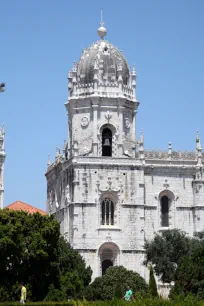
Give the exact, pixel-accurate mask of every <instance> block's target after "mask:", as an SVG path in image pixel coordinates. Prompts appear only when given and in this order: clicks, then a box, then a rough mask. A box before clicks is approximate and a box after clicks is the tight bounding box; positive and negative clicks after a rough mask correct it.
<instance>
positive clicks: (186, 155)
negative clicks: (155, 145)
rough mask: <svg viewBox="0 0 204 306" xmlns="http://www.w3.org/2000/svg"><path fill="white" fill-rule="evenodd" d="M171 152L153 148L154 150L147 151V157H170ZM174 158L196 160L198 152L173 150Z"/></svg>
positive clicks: (172, 156)
mask: <svg viewBox="0 0 204 306" xmlns="http://www.w3.org/2000/svg"><path fill="white" fill-rule="evenodd" d="M168 157H169V154H168V151H160V150H153V151H145V158H146V159H163V160H164V159H168ZM171 159H172V160H196V152H194V151H190V152H187V151H184V152H182V151H177V152H176V151H172V153H171Z"/></svg>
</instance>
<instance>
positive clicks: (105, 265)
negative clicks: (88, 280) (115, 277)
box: [102, 259, 113, 275]
mask: <svg viewBox="0 0 204 306" xmlns="http://www.w3.org/2000/svg"><path fill="white" fill-rule="evenodd" d="M112 266H113V263H112V261H111V260H110V259H105V260H103V261H102V275H104V274H105V272H106V270H107V269H108V268H109V267H112Z"/></svg>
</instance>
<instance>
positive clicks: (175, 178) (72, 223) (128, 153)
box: [46, 23, 204, 292]
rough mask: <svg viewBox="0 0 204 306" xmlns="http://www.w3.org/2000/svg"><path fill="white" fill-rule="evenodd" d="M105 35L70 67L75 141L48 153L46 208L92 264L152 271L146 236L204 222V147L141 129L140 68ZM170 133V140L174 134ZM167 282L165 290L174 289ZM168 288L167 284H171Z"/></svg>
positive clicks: (190, 229) (99, 270)
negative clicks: (162, 145)
mask: <svg viewBox="0 0 204 306" xmlns="http://www.w3.org/2000/svg"><path fill="white" fill-rule="evenodd" d="M98 35H99V37H100V39H99V40H98V41H96V42H95V43H93V44H92V45H91V46H90V47H88V49H86V50H83V51H82V55H81V57H80V59H79V62H78V63H74V65H73V68H72V69H71V70H70V71H69V74H68V90H69V97H68V101H67V103H66V104H65V106H66V110H67V113H68V132H69V137H68V143H67V142H66V141H65V142H64V146H63V150H62V153H61V152H60V149H59V148H57V149H56V156H55V160H54V162H52V163H51V162H50V158H49V159H48V167H47V172H46V178H47V212H48V213H50V214H55V215H56V218H57V220H58V221H59V222H60V227H61V233H62V234H63V235H64V237H65V238H66V239H67V241H69V243H70V244H71V245H72V246H73V248H75V249H77V250H78V251H79V252H80V254H81V255H82V256H83V257H84V258H85V260H86V263H87V264H88V265H90V266H91V268H92V270H93V278H95V277H96V276H100V275H102V274H103V273H104V272H105V270H106V269H107V268H108V267H109V266H112V265H123V266H125V267H126V268H127V269H129V270H133V271H137V272H138V273H140V275H141V276H143V277H145V278H147V275H148V271H147V270H146V269H145V267H144V265H143V261H144V258H145V252H144V243H145V240H151V239H153V237H154V234H155V232H162V231H165V230H167V229H172V228H179V229H181V230H183V231H185V232H187V233H188V234H189V235H193V233H194V232H199V231H202V230H203V229H204V178H203V170H204V168H203V152H202V148H201V143H200V138H199V136H198V135H197V137H196V151H193V152H181V151H174V150H172V144H171V143H169V145H168V150H166V151H160V150H156V151H148V150H145V148H144V134H143V132H141V134H140V137H139V139H138V140H136V139H135V134H136V111H137V108H138V106H139V102H138V101H137V99H136V71H135V67H133V68H132V71H131V72H130V70H129V67H128V63H127V61H126V59H125V57H124V55H123V53H122V52H121V51H119V50H118V49H117V48H116V47H114V46H113V45H112V44H111V43H110V42H108V41H106V40H105V39H104V38H105V35H106V29H105V27H104V24H103V23H102V24H101V27H100V28H99V29H98ZM167 141H168V140H167ZM162 286H165V285H164V284H161V285H160V287H159V290H160V289H161V290H160V292H161V291H162V290H163V289H164V292H166V291H165V290H166V289H168V288H166V287H164V288H163V287H162ZM162 288H163V289H162ZM167 291H168V290H167Z"/></svg>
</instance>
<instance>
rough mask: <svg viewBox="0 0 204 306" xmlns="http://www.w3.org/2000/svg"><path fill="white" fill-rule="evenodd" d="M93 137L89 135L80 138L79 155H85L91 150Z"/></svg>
mask: <svg viewBox="0 0 204 306" xmlns="http://www.w3.org/2000/svg"><path fill="white" fill-rule="evenodd" d="M92 144H93V139H92V137H91V136H89V137H87V138H85V139H83V140H81V142H80V143H79V155H86V154H88V153H90V152H91V151H92Z"/></svg>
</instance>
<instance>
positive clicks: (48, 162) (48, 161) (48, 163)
mask: <svg viewBox="0 0 204 306" xmlns="http://www.w3.org/2000/svg"><path fill="white" fill-rule="evenodd" d="M50 165H51V161H50V154H48V160H47V167H49V166H50Z"/></svg>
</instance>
